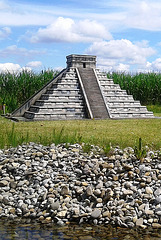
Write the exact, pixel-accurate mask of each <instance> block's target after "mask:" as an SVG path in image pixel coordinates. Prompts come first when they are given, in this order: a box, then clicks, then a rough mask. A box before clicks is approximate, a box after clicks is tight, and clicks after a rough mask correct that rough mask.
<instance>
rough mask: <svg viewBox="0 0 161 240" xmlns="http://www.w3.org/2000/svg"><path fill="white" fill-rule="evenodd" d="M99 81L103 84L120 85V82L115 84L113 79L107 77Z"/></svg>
mask: <svg viewBox="0 0 161 240" xmlns="http://www.w3.org/2000/svg"><path fill="white" fill-rule="evenodd" d="M99 82H100V85H101V86H103V85H108V84H114V85H119V84H115V83H114V82H113V80H112V79H108V78H106V79H104V80H99Z"/></svg>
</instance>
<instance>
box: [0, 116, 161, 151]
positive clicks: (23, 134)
mask: <svg viewBox="0 0 161 240" xmlns="http://www.w3.org/2000/svg"><path fill="white" fill-rule="evenodd" d="M0 129H1V131H0V148H4V147H8V146H10V145H13V146H16V145H18V144H22V143H23V142H30V141H32V142H37V143H42V144H44V145H48V144H51V143H53V142H55V143H56V144H58V143H61V142H65V143H68V142H69V143H75V142H78V143H82V142H85V143H89V144H95V145H99V146H104V147H106V146H109V145H110V144H111V145H112V146H113V147H114V146H117V145H119V146H120V147H121V148H125V147H127V146H131V147H134V146H136V145H137V144H138V139H139V138H140V137H141V138H142V143H143V145H148V146H149V147H150V148H152V149H159V148H161V119H140V120H138V119H135V120H81V121H79V120H72V121H43V122H15V123H13V122H12V121H10V120H7V119H4V118H2V117H0Z"/></svg>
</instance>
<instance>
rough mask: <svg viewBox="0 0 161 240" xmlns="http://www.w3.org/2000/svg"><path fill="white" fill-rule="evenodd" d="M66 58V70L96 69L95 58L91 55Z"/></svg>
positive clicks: (73, 55)
mask: <svg viewBox="0 0 161 240" xmlns="http://www.w3.org/2000/svg"><path fill="white" fill-rule="evenodd" d="M66 58H67V68H70V67H74V68H79V67H82V68H96V56H91V55H75V54H72V55H69V56H67V57H66Z"/></svg>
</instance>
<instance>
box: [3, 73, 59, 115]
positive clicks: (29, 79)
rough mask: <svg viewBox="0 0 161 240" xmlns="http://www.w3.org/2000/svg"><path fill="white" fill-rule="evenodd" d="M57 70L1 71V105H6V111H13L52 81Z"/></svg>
mask: <svg viewBox="0 0 161 240" xmlns="http://www.w3.org/2000/svg"><path fill="white" fill-rule="evenodd" d="M56 74H57V72H54V71H52V70H48V71H42V72H41V73H34V72H32V71H31V72H30V71H22V72H17V73H10V72H7V73H6V72H5V73H0V105H2V104H5V105H6V112H12V111H13V110H15V109H16V108H17V107H19V106H20V105H21V104H22V103H23V102H25V101H26V100H27V99H28V98H29V97H30V96H32V95H33V94H34V93H35V92H37V91H38V90H39V89H40V88H41V87H43V86H44V85H45V84H46V83H47V82H48V81H50V80H51V79H52V78H53V77H54V75H56Z"/></svg>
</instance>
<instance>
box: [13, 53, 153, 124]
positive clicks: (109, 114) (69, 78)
mask: <svg viewBox="0 0 161 240" xmlns="http://www.w3.org/2000/svg"><path fill="white" fill-rule="evenodd" d="M68 57H69V58H68ZM92 57H93V58H92ZM92 57H91V56H87V55H70V56H67V60H68V61H67V64H68V66H67V68H66V69H64V70H63V71H62V72H61V73H60V74H58V75H57V76H56V77H55V78H54V79H53V80H51V81H50V82H49V83H48V84H47V85H46V86H44V87H43V88H42V89H41V90H39V91H38V93H36V94H35V95H34V96H32V97H31V98H30V99H29V100H28V101H27V102H25V103H24V104H23V105H22V106H21V107H19V108H18V109H16V110H15V111H14V112H13V113H12V115H11V117H12V118H17V119H20V120H37V121H38V120H67V119H85V118H95V119H106V118H111V119H126V118H154V115H153V113H152V112H148V111H147V108H146V107H144V106H141V105H140V102H139V101H135V100H134V99H133V97H132V96H131V95H128V94H127V92H126V91H125V90H121V88H120V86H119V85H118V84H114V83H113V80H112V79H108V78H107V76H106V74H105V73H102V72H100V70H99V69H96V68H95V57H94V56H92ZM82 59H83V60H84V61H83V60H82ZM82 62H83V67H82V65H81V64H82Z"/></svg>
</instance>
